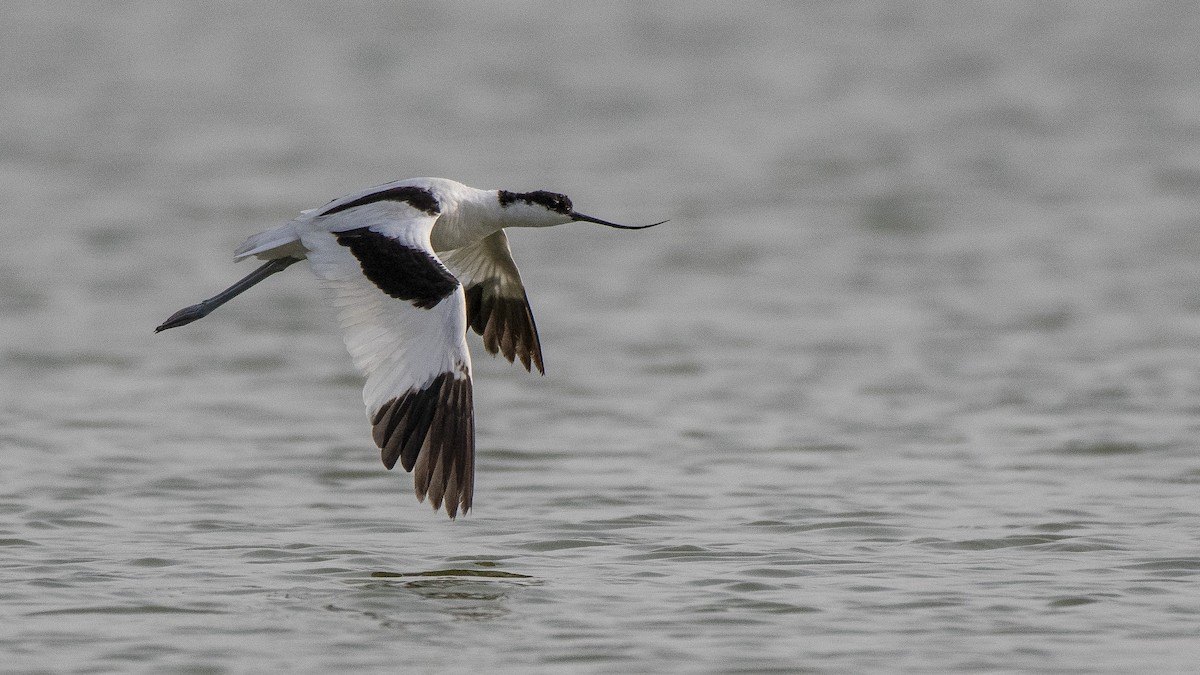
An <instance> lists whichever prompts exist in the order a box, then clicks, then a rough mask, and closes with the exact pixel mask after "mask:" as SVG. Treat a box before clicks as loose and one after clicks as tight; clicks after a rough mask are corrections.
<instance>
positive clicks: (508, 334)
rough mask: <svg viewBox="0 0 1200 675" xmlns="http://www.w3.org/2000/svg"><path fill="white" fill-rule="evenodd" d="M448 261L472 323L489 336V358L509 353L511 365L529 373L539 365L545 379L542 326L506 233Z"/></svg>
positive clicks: (486, 342)
mask: <svg viewBox="0 0 1200 675" xmlns="http://www.w3.org/2000/svg"><path fill="white" fill-rule="evenodd" d="M442 259H443V260H444V261H445V262H446V267H448V268H450V270H451V271H452V272H453V273H454V275H455V276H456V277H458V279H459V280H460V281H461V282H462V285H463V288H464V290H465V293H466V300H467V321H468V323H469V324H470V326H471V328H473V329H474V330H475V332H476V333H479V334H480V335H482V336H483V346H484V349H487V351H488V353H489V354H493V355H494V354H497V353H500V354H503V355H504V358H506V359H508V360H509V362H513V361H515V360H516V359H520V360H521V364H522V365H524V366H525V370H528V371H530V372H533V367H534V366H536V367H537V370H538V372H539V373H543V374H544V373H545V372H546V370H545V368H543V367H542V345H541V342H540V341H539V340H538V334H537V325H536V324H534V322H533V312H532V311H531V310H530V309H529V298H528V297H527V296H526V295H525V286H524V284H522V283H521V273H520V272H519V271H517V264H516V263H515V262H513V258H512V250H511V249H509V247H508V237H507V236H505V234H504V230H500V231H498V232H496V233H495V234H493V235H490V236H488V237H485V238H484V239H482V240H480V241H478V242H476V243H474V244H470V245H468V246H463V247H461V248H456V249H454V250H453V251H444V252H442Z"/></svg>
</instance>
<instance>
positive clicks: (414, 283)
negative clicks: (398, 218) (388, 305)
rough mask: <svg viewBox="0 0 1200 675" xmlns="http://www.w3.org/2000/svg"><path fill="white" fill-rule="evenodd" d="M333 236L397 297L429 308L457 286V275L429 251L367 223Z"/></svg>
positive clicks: (381, 286) (379, 284) (380, 285)
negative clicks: (390, 235)
mask: <svg viewBox="0 0 1200 675" xmlns="http://www.w3.org/2000/svg"><path fill="white" fill-rule="evenodd" d="M334 236H335V237H337V242H338V243H339V244H341V245H342V246H345V247H346V248H348V249H350V252H351V253H353V254H354V257H355V258H357V259H358V264H359V265H361V266H362V271H363V275H364V276H366V277H367V278H368V279H370V280H371V283H373V284H375V286H377V287H378V288H379V290H381V291H383V292H384V293H387V294H388V295H390V296H392V297H393V298H396V299H397V300H406V301H408V302H411V303H412V304H413V305H414V306H416V307H420V308H421V309H430V308H432V307H435V306H437V304H438V303H439V302H441V301H442V300H444V299H445V298H446V297H447V296H449V295H450V294H451V293H453V292H454V291H455V289H457V288H458V279H456V278H454V275H453V274H450V272H449V271H448V270H447V269H446V268H445V267H444V266H443V265H442V263H440V262H438V259H437V258H435V257H433V256H432V255H430V254H429V253H428V252H426V251H422V250H420V249H416V248H410V247H408V246H405V245H404V244H401V243H400V242H398V241H396V240H395V239H392V238H391V237H388V236H387V235H383V234H380V233H378V232H375V231H373V230H370V229H367V228H365V227H360V228H358V229H356V230H347V231H345V232H335V233H334Z"/></svg>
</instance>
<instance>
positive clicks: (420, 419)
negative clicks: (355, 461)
mask: <svg viewBox="0 0 1200 675" xmlns="http://www.w3.org/2000/svg"><path fill="white" fill-rule="evenodd" d="M573 221H585V222H592V223H598V224H601V225H607V226H609V227H617V228H622V229H642V228H645V227H653V225H658V224H659V223H654V224H653V225H643V226H628V225H618V224H616V223H610V222H607V221H604V220H600V219H598V218H593V217H591V216H585V215H583V214H581V213H578V212H577V211H575V210H574V207H573V206H572V204H571V200H570V199H568V198H567V197H566V196H565V195H561V194H557V193H552V192H545V191H540V190H539V191H535V192H509V191H506V190H478V189H475V188H471V187H468V186H466V185H463V184H461V183H458V182H455V181H452V180H447V179H445V178H411V179H408V180H402V181H396V182H393V183H387V184H385V185H380V186H377V187H373V188H370V189H367V190H363V191H360V192H356V193H353V194H349V195H346V196H345V197H342V198H340V199H335V200H333V201H331V202H329V203H328V204H326V205H325V206H323V207H321V208H318V209H311V210H308V211H304V212H303V213H301V215H300V216H299V217H298V218H296V219H295V220H292V221H290V222H287V223H284V224H282V225H279V226H277V227H274V228H271V229H269V230H267V231H265V232H262V233H259V234H256V235H254V236H252V237H250V238H249V239H247V240H246V242H245V243H243V244H242V245H241V246H240V247H239V248H238V249H237V251H236V252H235V254H234V257H235V259H237V260H241V259H244V258H249V257H257V258H260V259H263V260H266V261H267V262H266V263H265V264H263V265H262V266H260V267H259V268H258V269H256V270H255V271H254V272H252V273H251V274H249V275H248V276H246V277H245V278H243V279H242V280H240V281H238V282H237V283H236V284H234V285H233V286H231V287H229V288H228V289H226V290H225V291H222V292H221V293H219V294H217V295H216V296H213V297H212V298H209V299H208V300H205V301H203V302H201V303H199V304H196V305H192V306H190V307H185V308H184V309H182V310H180V311H178V312H176V313H175V314H174V315H172V316H171V317H170V318H169V319H167V320H166V321H165V322H163V324H162V325H160V326H159V327H158V328H157V329H155V332H159V331H163V330H166V329H168V328H175V327H178V326H182V325H185V324H188V323H191V322H192V321H195V320H197V319H200V318H203V317H204V316H207V315H208V314H209V313H210V312H211V311H212V310H214V309H216V308H217V307H219V306H220V305H222V304H224V303H226V302H228V301H229V300H231V299H232V298H234V297H235V296H237V295H239V294H241V293H242V292H244V291H245V290H247V289H248V288H250V287H251V286H253V285H255V284H257V283H258V282H260V281H262V280H263V279H266V278H267V277H269V276H271V275H272V274H275V273H276V272H280V271H282V270H284V269H286V268H287V267H289V266H290V265H292V264H293V263H296V262H299V261H300V260H303V259H307V260H308V261H309V265H310V267H311V268H312V271H313V273H314V274H315V275H316V276H317V278H318V279H320V280H321V282H322V285H323V286H325V288H326V289H327V290H328V292H329V296H330V299H331V301H332V303H333V306H334V308H335V309H336V310H337V319H338V323H339V324H340V325H341V327H342V331H343V337H344V339H345V342H346V348H347V350H348V351H349V352H350V356H351V358H352V359H353V361H354V365H355V366H356V367H357V368H358V370H359V371H360V372H362V373H363V375H365V376H366V383H365V386H364V388H363V401H364V403H365V404H366V407H367V417H368V419H369V420H370V422H371V426H372V436H373V438H374V440H375V443H376V445H378V446H379V448H380V451H381V454H382V458H383V463H384V465H385V466H386V467H387V468H388V469H391V468H392V467H393V466H395V464H396V462H399V463H400V465H401V466H403V467H404V469H405V470H407V471H411V472H412V473H413V487H414V489H415V491H416V494H417V498H418V499H419V500H422V501H423V500H424V499H425V498H426V497H428V498H429V500H430V502H431V503H432V505H433V508H434V509H435V510H436V509H439V508H441V506H442V504H443V502H444V503H445V508H446V513H447V514H448V515H449V516H450V517H451V518H454V517H455V515H457V514H458V513H459V512H462V513H466V512H467V511H468V510H470V508H471V501H472V495H473V492H474V476H475V426H474V409H473V403H472V382H471V356H470V353H469V352H468V350H467V342H466V334H467V331H468V329H473V330H474V331H475V332H477V333H479V334H480V335H481V336H482V337H483V344H484V348H485V349H486V350H487V351H488V352H489V353H491V354H493V355H494V354H501V355H503V356H504V357H505V358H506V359H508V360H509V361H510V362H515V361H517V360H519V361H520V362H521V364H522V365H524V366H525V369H526V370H529V371H531V372H532V370H533V369H534V368H537V370H538V372H544V368H543V364H542V350H541V345H540V343H539V341H538V334H537V327H536V325H535V324H534V321H533V313H532V311H531V310H530V308H529V300H528V297H527V296H526V293H525V286H524V285H523V284H522V282H521V275H520V272H518V270H517V266H516V263H515V262H513V258H512V252H511V251H510V249H509V246H508V238H507V237H506V236H505V234H504V228H506V227H548V226H552V225H561V224H564V223H569V222H573Z"/></svg>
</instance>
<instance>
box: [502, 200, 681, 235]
mask: <svg viewBox="0 0 1200 675" xmlns="http://www.w3.org/2000/svg"><path fill="white" fill-rule="evenodd" d="M498 196H499V200H500V208H501V209H502V210H503V211H504V215H505V220H506V221H507V223H508V225H509V226H510V227H549V226H551V225H562V224H564V223H571V222H575V221H580V222H585V223H596V224H598V225H605V226H607V227H616V228H619V229H622V230H643V229H645V228H647V227H654V226H655V225H662V224H663V223H665V222H667V221H665V220H664V221H662V222H658V223H651V224H650V225H618V224H617V223H610V222H608V221H607V220H600V219H599V218H593V217H591V216H586V215H584V214H582V213H580V212H578V211H576V210H575V207H574V206H573V205H572V204H571V198H570V197H567V196H566V195H564V194H559V193H557V192H547V191H545V190H535V191H533V192H509V191H508V190H500V191H499V192H498Z"/></svg>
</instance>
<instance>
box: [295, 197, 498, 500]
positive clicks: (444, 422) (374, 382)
mask: <svg viewBox="0 0 1200 675" xmlns="http://www.w3.org/2000/svg"><path fill="white" fill-rule="evenodd" d="M418 206H419V205H418ZM436 218H437V216H436V214H431V213H429V212H428V210H427V209H422V208H418V207H415V206H413V205H411V204H409V203H407V202H406V201H402V200H388V199H383V200H380V201H374V202H364V203H362V204H358V205H354V206H351V207H347V208H342V209H338V210H336V211H332V212H327V214H323V215H318V216H316V217H314V218H313V220H312V221H311V226H310V227H309V228H306V229H307V231H305V232H302V233H301V234H300V238H301V241H302V243H303V244H304V248H305V249H307V255H308V260H309V262H310V264H311V266H312V270H313V273H314V274H316V276H317V277H318V278H319V279H320V280H321V281H322V284H323V285H324V286H325V287H326V288H327V289H328V291H329V295H330V299H331V301H332V303H333V305H334V307H335V308H336V310H337V318H338V322H339V323H340V324H341V327H342V331H343V337H344V339H345V341H346V349H347V350H348V351H349V352H350V356H351V358H352V359H353V360H354V364H355V366H357V367H358V369H359V370H360V371H361V372H362V373H363V374H364V375H365V376H366V385H365V387H364V389H363V401H364V403H366V406H367V416H368V418H369V419H370V421H371V425H372V428H373V436H374V439H375V443H376V444H377V445H378V446H379V448H380V450H381V453H382V458H383V463H384V465H385V466H386V467H387V468H389V469H391V468H392V467H393V466H395V464H396V462H397V461H399V462H400V465H401V466H403V467H404V469H405V470H407V471H411V472H413V487H414V489H415V491H416V494H417V498H418V499H420V500H422V501H423V500H424V499H425V497H426V496H428V497H429V500H430V502H431V503H432V504H433V508H434V509H438V508H440V507H441V505H442V502H443V501H445V504H446V512H447V513H448V514H449V515H450V517H451V518H453V517H454V516H455V515H456V514H457V513H458V512H459V511H460V510H461V511H462V512H463V513H466V512H467V511H468V510H469V509H470V508H471V497H472V492H473V489H474V475H475V427H474V417H473V403H472V392H471V357H470V354H469V352H468V351H467V343H466V325H467V323H466V310H465V306H466V300H465V297H464V295H463V289H462V286H461V285H460V284H459V282H458V280H457V279H455V277H454V276H453V275H451V274H450V272H449V271H448V270H447V269H446V268H445V266H443V265H442V263H441V261H439V260H438V258H437V256H435V255H434V253H433V249H432V247H431V246H430V244H429V232H430V230H431V229H432V227H433V223H434V221H435V220H436Z"/></svg>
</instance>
